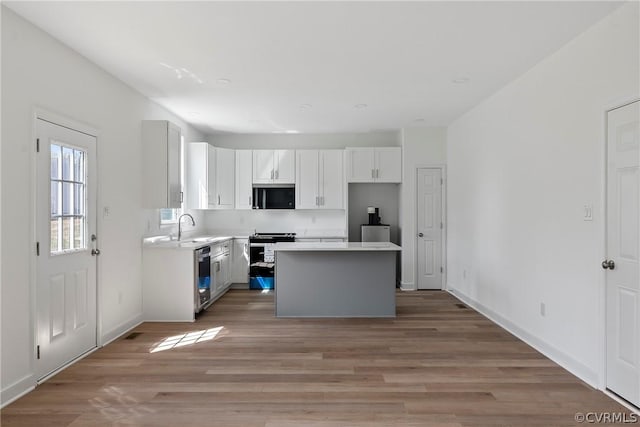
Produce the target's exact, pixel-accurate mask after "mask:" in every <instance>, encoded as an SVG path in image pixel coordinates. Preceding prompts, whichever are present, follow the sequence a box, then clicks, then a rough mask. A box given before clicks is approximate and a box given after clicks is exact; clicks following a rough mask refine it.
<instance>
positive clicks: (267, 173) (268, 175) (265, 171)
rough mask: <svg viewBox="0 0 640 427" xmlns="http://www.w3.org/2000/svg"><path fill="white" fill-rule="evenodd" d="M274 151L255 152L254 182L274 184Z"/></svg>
mask: <svg viewBox="0 0 640 427" xmlns="http://www.w3.org/2000/svg"><path fill="white" fill-rule="evenodd" d="M274 172H275V171H274V168H273V150H253V182H254V183H256V184H269V183H271V182H273V176H274Z"/></svg>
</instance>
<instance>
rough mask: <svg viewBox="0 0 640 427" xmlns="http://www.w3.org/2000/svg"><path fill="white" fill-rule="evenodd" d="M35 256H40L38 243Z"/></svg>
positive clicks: (38, 243)
mask: <svg viewBox="0 0 640 427" xmlns="http://www.w3.org/2000/svg"><path fill="white" fill-rule="evenodd" d="M36 256H40V242H36Z"/></svg>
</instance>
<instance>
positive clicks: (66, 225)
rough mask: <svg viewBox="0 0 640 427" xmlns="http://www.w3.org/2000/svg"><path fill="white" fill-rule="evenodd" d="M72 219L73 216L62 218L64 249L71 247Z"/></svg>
mask: <svg viewBox="0 0 640 427" xmlns="http://www.w3.org/2000/svg"><path fill="white" fill-rule="evenodd" d="M72 220H73V218H62V250H66V249H71V234H72V233H73V224H72V223H71V222H72Z"/></svg>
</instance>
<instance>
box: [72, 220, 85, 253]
mask: <svg viewBox="0 0 640 427" xmlns="http://www.w3.org/2000/svg"><path fill="white" fill-rule="evenodd" d="M73 248H74V249H82V248H84V218H81V217H74V218H73Z"/></svg>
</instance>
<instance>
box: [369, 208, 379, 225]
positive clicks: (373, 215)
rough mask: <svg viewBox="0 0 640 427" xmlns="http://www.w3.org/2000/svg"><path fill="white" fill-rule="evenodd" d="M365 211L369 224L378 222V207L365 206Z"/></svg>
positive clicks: (377, 223)
mask: <svg viewBox="0 0 640 427" xmlns="http://www.w3.org/2000/svg"><path fill="white" fill-rule="evenodd" d="M367 213H368V214H369V225H379V224H380V209H379V208H376V207H374V206H368V207H367Z"/></svg>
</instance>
